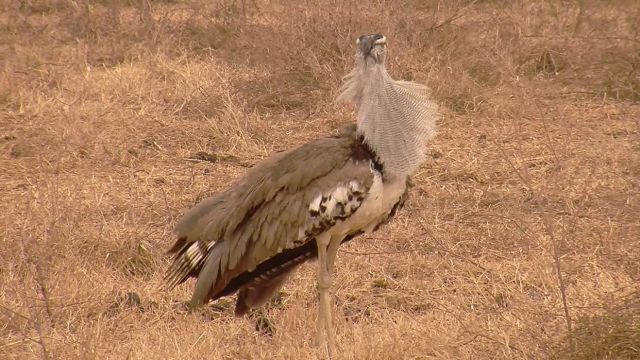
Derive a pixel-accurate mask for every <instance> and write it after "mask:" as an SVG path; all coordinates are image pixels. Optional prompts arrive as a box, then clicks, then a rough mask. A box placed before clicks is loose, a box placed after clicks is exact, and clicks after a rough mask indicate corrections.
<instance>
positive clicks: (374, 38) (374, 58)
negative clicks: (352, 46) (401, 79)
mask: <svg viewBox="0 0 640 360" xmlns="http://www.w3.org/2000/svg"><path fill="white" fill-rule="evenodd" d="M356 46H357V48H358V50H357V57H358V60H361V61H362V62H363V63H364V64H365V65H375V64H384V57H385V54H386V52H387V49H386V47H387V38H386V37H384V35H382V34H370V35H362V36H360V37H359V38H358V39H357V40H356Z"/></svg>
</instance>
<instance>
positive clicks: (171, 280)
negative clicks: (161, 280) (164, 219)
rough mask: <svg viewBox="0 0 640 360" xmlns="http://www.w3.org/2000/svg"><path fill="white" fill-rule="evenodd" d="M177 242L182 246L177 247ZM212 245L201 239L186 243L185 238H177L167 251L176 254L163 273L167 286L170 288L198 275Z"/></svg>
mask: <svg viewBox="0 0 640 360" xmlns="http://www.w3.org/2000/svg"><path fill="white" fill-rule="evenodd" d="M178 244H180V245H182V246H181V247H179V248H178ZM212 246H213V243H210V244H205V243H203V242H202V241H196V242H192V243H186V239H184V238H181V239H179V240H178V242H177V243H176V245H174V247H173V248H172V249H171V250H170V251H169V252H174V253H176V255H175V256H174V259H173V263H172V264H171V266H170V267H169V269H168V270H167V274H166V275H165V282H166V283H167V288H168V289H169V290H171V289H173V288H174V287H176V286H177V285H179V284H181V283H183V282H185V281H186V280H187V279H188V278H189V277H195V276H198V274H199V273H200V270H201V269H202V266H203V265H204V262H205V260H206V258H207V254H208V252H209V250H210V249H211V247H212Z"/></svg>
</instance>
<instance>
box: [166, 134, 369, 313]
mask: <svg viewBox="0 0 640 360" xmlns="http://www.w3.org/2000/svg"><path fill="white" fill-rule="evenodd" d="M362 146H363V145H362V143H361V142H360V141H359V140H358V139H356V138H355V136H354V132H343V134H342V136H340V137H335V138H326V139H321V140H316V141H314V142H311V143H308V144H305V145H303V146H301V147H299V148H297V149H294V150H292V151H290V152H287V153H281V154H278V155H276V156H275V157H272V158H269V159H267V160H266V161H264V162H263V163H261V164H260V165H258V166H257V167H256V168H254V169H252V170H251V171H250V172H249V173H248V174H247V176H245V177H244V178H242V179H240V180H239V181H237V182H236V183H235V184H234V185H233V186H231V187H230V188H229V189H228V190H226V191H224V192H221V193H219V194H218V195H216V196H213V197H211V198H208V199H205V200H203V201H202V202H200V203H199V204H197V205H196V206H195V207H193V208H192V209H191V210H189V211H188V212H187V213H186V214H185V215H184V216H183V217H182V218H181V219H180V221H179V222H178V224H177V226H176V232H177V233H178V239H179V241H178V242H177V243H176V245H174V247H173V248H172V250H170V252H172V253H174V254H175V259H174V263H173V264H172V266H171V267H170V268H169V271H168V275H167V279H169V280H170V286H175V285H176V284H179V283H181V282H183V281H184V280H186V279H187V278H188V277H189V276H194V275H197V276H198V282H197V285H196V291H195V292H194V295H193V298H192V305H199V304H202V303H204V302H206V301H208V299H209V298H211V297H216V295H217V294H219V293H220V291H222V290H223V289H224V288H225V287H226V286H227V284H228V283H229V282H230V281H232V280H233V279H234V277H236V276H238V275H239V274H241V273H244V272H247V271H253V270H254V269H255V268H256V267H257V266H258V265H260V264H261V263H262V262H265V261H267V260H268V259H269V258H271V257H273V256H275V255H277V254H278V253H279V252H280V251H283V250H286V249H291V248H292V247H296V246H301V245H302V244H304V243H305V242H308V241H312V240H314V236H316V235H318V234H319V233H320V232H322V231H324V230H326V228H328V227H329V226H332V225H333V224H334V223H335V222H336V221H341V220H344V219H346V218H347V217H348V216H349V215H350V214H352V213H353V212H354V211H356V210H357V208H358V207H359V204H360V203H361V202H362V200H363V198H364V194H366V192H367V190H368V189H369V187H370V186H371V183H372V181H373V175H372V173H371V170H370V166H369V160H370V159H371V158H373V156H362V154H363V153H367V152H368V150H365V151H363V149H361V148H360V147H362ZM354 154H356V155H357V156H355V157H354ZM318 197H319V198H320V200H319V201H320V203H318ZM347 199H350V200H348V201H347ZM337 204H340V206H338V205H337ZM316 205H318V206H319V208H320V209H317V210H319V211H318V212H316V211H315V210H316V209H315V208H314V206H316ZM323 208H324V211H321V210H322V209H323ZM301 234H302V235H304V236H302V237H301V236H300V235H301ZM198 251H199V252H201V253H200V254H197V252H198ZM194 252H195V253H196V256H194V255H193V253H194ZM186 254H192V255H191V256H190V258H189V259H187V260H185V257H186Z"/></svg>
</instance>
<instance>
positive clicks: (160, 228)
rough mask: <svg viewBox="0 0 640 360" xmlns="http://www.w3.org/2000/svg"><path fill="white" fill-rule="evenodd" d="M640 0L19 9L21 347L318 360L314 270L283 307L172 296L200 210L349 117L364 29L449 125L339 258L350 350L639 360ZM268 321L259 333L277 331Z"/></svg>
mask: <svg viewBox="0 0 640 360" xmlns="http://www.w3.org/2000/svg"><path fill="white" fill-rule="evenodd" d="M638 19H640V3H638V2H637V1H635V0H628V1H622V0H618V1H595V0H575V1H555V0H550V1H535V2H532V1H444V0H443V1H435V0H434V1H417V0H401V1H353V0H350V1H344V2H343V1H333V0H321V1H307V2H299V1H284V0H281V1H263V0H253V1H252V0H235V1H233V0H225V1H222V0H218V1H204V0H194V1H178V0H176V1H148V0H142V1H134V0H130V1H127V0H100V1H87V0H50V1H46V0H21V1H18V0H2V1H0V64H1V65H2V66H0V199H1V201H0V358H2V359H27V358H49V359H69V358H82V359H124V358H129V359H203V358H210V359H250V358H251V359H260V358H265V359H307V358H314V357H316V356H317V350H316V349H315V348H314V347H313V345H312V344H313V337H314V332H315V317H316V310H315V309H316V297H315V267H314V266H313V264H311V265H306V266H304V267H303V268H301V269H300V271H298V272H297V273H296V274H295V275H294V276H293V277H292V278H291V279H290V280H289V281H288V282H287V284H286V286H285V287H284V289H283V291H282V293H281V295H280V297H279V298H278V299H277V301H274V302H273V303H272V304H271V305H270V306H269V307H268V308H266V309H265V311H264V313H263V314H255V315H254V316H252V317H247V318H243V319H237V318H234V317H233V309H232V302H231V301H232V299H223V300H221V301H219V302H217V303H215V304H214V305H213V306H211V307H209V308H207V309H203V310H202V311H200V312H196V313H187V312H185V311H184V310H183V306H182V302H183V301H185V300H187V299H188V298H189V296H190V292H191V290H192V288H193V283H192V282H189V283H187V284H185V285H184V286H180V287H179V288H177V289H175V290H173V291H170V292H167V291H164V290H162V289H161V286H162V278H163V275H164V271H165V269H166V268H167V266H168V263H169V259H167V258H166V257H165V256H164V252H165V251H166V250H167V249H168V247H169V246H170V245H171V244H172V243H173V241H174V240H175V239H174V237H173V233H172V228H173V225H174V223H175V221H176V219H177V217H178V216H180V214H181V213H182V212H183V211H184V210H185V209H187V208H188V207H190V206H191V205H193V204H194V203H195V202H197V201H198V200H199V199H202V198H203V197H204V196H207V195H209V194H212V193H215V192H216V191H219V190H221V189H224V188H225V187H226V186H227V185H228V184H230V183H231V182H232V181H233V180H234V179H237V178H238V177H239V176H241V175H242V174H244V173H245V171H246V170H247V167H250V166H252V165H253V164H255V163H256V162H257V161H259V160H260V159H262V158H265V157H267V156H268V155H269V154H271V153H273V152H276V151H279V150H283V149H288V148H291V147H294V146H297V145H299V144H302V143H304V142H305V141H307V140H309V139H313V138H316V137H319V136H324V135H326V134H330V133H332V132H333V131H335V129H337V128H339V127H340V126H341V125H342V124H345V123H348V122H352V121H353V120H354V114H353V112H352V109H351V108H349V107H346V106H337V105H335V104H333V103H332V100H333V97H334V96H335V91H336V89H337V87H338V86H339V83H340V79H341V77H342V76H343V75H344V74H346V73H347V72H348V70H349V69H350V67H351V66H352V63H353V59H352V57H353V53H354V51H355V50H354V39H355V37H356V36H357V35H360V34H363V33H371V32H382V33H384V34H386V35H387V38H388V43H389V51H390V56H389V61H388V62H389V66H390V71H391V73H392V74H393V76H395V77H397V78H404V79H413V80H416V81H419V82H423V83H426V84H428V85H429V86H430V87H431V88H432V89H433V94H434V97H435V99H436V100H437V101H438V102H439V103H440V104H441V105H442V111H443V114H444V118H443V119H442V121H441V122H440V124H439V135H438V137H437V139H436V141H435V142H434V143H433V144H432V145H431V147H430V149H429V154H430V156H429V159H428V161H427V162H426V163H425V165H424V166H423V167H422V168H421V170H420V171H419V173H418V174H417V175H416V176H415V177H414V179H413V183H414V186H413V188H412V190H411V196H410V200H409V201H408V203H407V206H406V207H405V209H404V210H403V211H401V212H400V213H399V214H398V216H397V217H396V219H395V221H394V222H392V223H391V224H389V225H388V226H387V227H385V228H384V229H382V230H380V231H379V232H377V233H375V234H373V235H371V236H366V237H361V238H359V239H357V240H355V241H353V242H352V243H350V244H348V245H347V246H345V247H343V249H342V250H341V252H340V253H339V255H338V261H337V274H336V280H335V283H334V286H333V292H334V294H335V304H336V306H335V308H334V311H335V314H336V315H335V316H336V319H337V320H336V329H337V334H338V345H339V354H338V356H337V358H340V359H342V358H344V359H398V358H402V359H430V358H438V359H496V358H498V359H544V358H560V359H565V358H575V359H592V358H598V359H632V358H634V359H635V358H638V357H639V356H640V303H639V301H638V297H639V296H640V292H639V291H640V285H639V282H638V281H639V278H640V203H639V202H640V195H639V194H640V191H639V190H640V189H639V186H640V122H639V121H640V120H639V119H640V33H639V31H640V30H639V29H640V27H639V26H638V23H637V20H638ZM256 327H258V329H257V330H256Z"/></svg>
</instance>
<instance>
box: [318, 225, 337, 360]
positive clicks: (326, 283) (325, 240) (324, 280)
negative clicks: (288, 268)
mask: <svg viewBox="0 0 640 360" xmlns="http://www.w3.org/2000/svg"><path fill="white" fill-rule="evenodd" d="M330 240H331V237H330V236H319V237H318V239H316V241H317V244H318V292H319V295H320V304H319V307H318V310H319V313H318V343H319V345H320V346H321V347H324V348H325V349H326V351H327V355H328V357H329V358H331V355H332V354H333V349H334V344H335V340H334V334H333V325H332V321H331V298H330V293H329V291H330V288H331V271H330V269H329V256H328V254H327V247H328V246H329V244H330ZM327 337H328V339H327ZM327 340H328V341H327Z"/></svg>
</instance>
